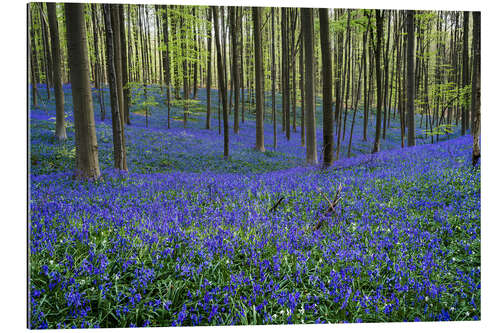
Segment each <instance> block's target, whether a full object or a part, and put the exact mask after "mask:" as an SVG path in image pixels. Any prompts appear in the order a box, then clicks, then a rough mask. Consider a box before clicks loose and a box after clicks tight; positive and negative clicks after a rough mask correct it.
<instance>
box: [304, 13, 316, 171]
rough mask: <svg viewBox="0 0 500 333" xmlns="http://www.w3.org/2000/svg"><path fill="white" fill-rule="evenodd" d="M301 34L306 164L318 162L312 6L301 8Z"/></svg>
mask: <svg viewBox="0 0 500 333" xmlns="http://www.w3.org/2000/svg"><path fill="white" fill-rule="evenodd" d="M300 14H301V25H302V36H303V38H304V40H303V42H304V67H305V70H304V71H305V73H304V76H305V82H304V85H305V96H304V99H305V103H304V104H305V105H304V106H305V124H306V161H307V163H308V164H312V165H314V164H317V163H318V152H317V147H316V119H315V113H316V112H315V111H316V110H315V109H316V107H315V103H314V84H315V83H314V81H315V80H314V20H313V9H312V8H301V9H300Z"/></svg>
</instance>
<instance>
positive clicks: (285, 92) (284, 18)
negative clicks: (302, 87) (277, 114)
mask: <svg viewBox="0 0 500 333" xmlns="http://www.w3.org/2000/svg"><path fill="white" fill-rule="evenodd" d="M287 11H288V9H287V8H281V91H282V103H281V104H282V110H283V114H284V116H285V133H286V139H287V140H288V141H290V88H289V84H290V73H289V68H290V64H289V55H288V53H289V52H288V13H287Z"/></svg>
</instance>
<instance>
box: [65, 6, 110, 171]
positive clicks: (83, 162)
mask: <svg viewBox="0 0 500 333" xmlns="http://www.w3.org/2000/svg"><path fill="white" fill-rule="evenodd" d="M64 9H65V13H66V35H67V46H68V63H69V71H70V80H71V91H72V95H73V112H74V124H75V145H76V149H75V150H76V154H75V157H76V158H75V161H76V170H75V177H76V178H86V179H97V178H99V177H100V176H101V171H100V169H99V158H98V155H97V138H96V133H95V123H94V109H93V107H92V93H91V91H90V72H89V63H88V49H87V32H86V31H85V18H84V4H81V3H66V4H64Z"/></svg>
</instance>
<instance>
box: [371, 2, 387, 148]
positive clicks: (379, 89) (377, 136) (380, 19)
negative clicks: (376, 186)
mask: <svg viewBox="0 0 500 333" xmlns="http://www.w3.org/2000/svg"><path fill="white" fill-rule="evenodd" d="M375 20H376V25H377V46H376V48H375V75H376V78H377V121H376V127H375V141H374V144H373V150H372V153H378V152H379V151H380V129H381V123H382V99H383V96H382V69H381V68H380V54H381V51H382V34H383V33H384V26H383V23H384V22H383V20H384V16H383V12H381V11H380V10H379V9H377V10H375Z"/></svg>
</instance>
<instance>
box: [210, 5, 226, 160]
mask: <svg viewBox="0 0 500 333" xmlns="http://www.w3.org/2000/svg"><path fill="white" fill-rule="evenodd" d="M212 16H213V21H214V29H215V47H216V52H217V79H218V81H219V96H220V97H221V100H222V116H223V118H224V119H223V121H224V158H225V159H228V158H229V119H228V118H229V115H228V106H227V88H226V87H227V86H226V82H225V78H224V67H223V66H224V64H223V62H222V47H221V42H220V40H221V38H220V30H219V13H218V9H217V7H215V6H212Z"/></svg>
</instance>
